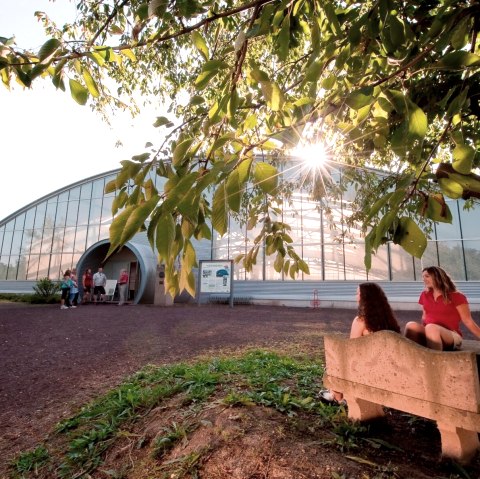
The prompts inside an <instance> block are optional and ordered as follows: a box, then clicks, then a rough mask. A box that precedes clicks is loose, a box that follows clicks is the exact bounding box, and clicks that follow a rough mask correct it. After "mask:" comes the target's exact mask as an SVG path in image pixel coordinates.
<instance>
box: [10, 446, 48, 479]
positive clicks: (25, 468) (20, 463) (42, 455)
mask: <svg viewBox="0 0 480 479" xmlns="http://www.w3.org/2000/svg"><path fill="white" fill-rule="evenodd" d="M49 459H50V454H49V453H48V450H47V449H46V448H45V447H44V446H38V447H37V448H35V449H34V450H33V451H29V452H25V453H23V454H20V455H19V456H18V457H17V459H15V460H14V461H13V462H12V467H13V468H14V470H15V471H16V472H17V473H19V474H20V477H25V476H24V474H25V473H28V472H33V473H34V474H35V475H37V474H38V471H39V469H41V468H42V467H44V466H45V465H46V464H47V463H48V462H49Z"/></svg>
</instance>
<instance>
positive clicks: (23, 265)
mask: <svg viewBox="0 0 480 479" xmlns="http://www.w3.org/2000/svg"><path fill="white" fill-rule="evenodd" d="M27 263H28V256H27V255H21V256H19V258H18V271H17V280H18V281H24V280H26V279H27Z"/></svg>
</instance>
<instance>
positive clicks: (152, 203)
mask: <svg viewBox="0 0 480 479" xmlns="http://www.w3.org/2000/svg"><path fill="white" fill-rule="evenodd" d="M158 201H159V197H158V195H155V196H153V197H152V198H150V199H149V200H148V201H145V203H142V204H141V205H140V206H139V205H137V206H136V207H135V210H134V211H133V212H132V213H131V214H130V215H129V217H128V219H127V222H126V223H125V227H124V229H123V232H122V236H121V239H120V243H121V244H125V243H126V242H127V241H128V240H130V239H131V238H133V237H134V236H135V234H137V233H138V231H139V230H140V227H141V226H143V224H144V223H145V220H146V219H147V218H148V216H149V215H150V213H151V212H152V211H153V210H154V208H155V207H156V206H157V204H158Z"/></svg>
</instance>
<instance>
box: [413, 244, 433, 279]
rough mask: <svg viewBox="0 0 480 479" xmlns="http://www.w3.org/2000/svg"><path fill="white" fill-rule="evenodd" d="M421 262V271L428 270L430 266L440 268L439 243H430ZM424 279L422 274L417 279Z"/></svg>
mask: <svg viewBox="0 0 480 479" xmlns="http://www.w3.org/2000/svg"><path fill="white" fill-rule="evenodd" d="M420 261H421V265H422V267H421V270H422V269H423V268H428V267H429V266H438V254H437V242H436V241H428V242H427V247H426V248H425V252H424V253H423V256H422V259H421V260H420ZM420 279H422V275H421V274H420V276H419V277H417V280H420Z"/></svg>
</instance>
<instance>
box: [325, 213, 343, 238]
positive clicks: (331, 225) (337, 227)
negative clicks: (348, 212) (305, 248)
mask: <svg viewBox="0 0 480 479" xmlns="http://www.w3.org/2000/svg"><path fill="white" fill-rule="evenodd" d="M341 238H342V210H341V208H340V207H339V206H335V205H332V207H331V208H330V209H329V210H328V211H326V210H324V211H323V241H325V242H328V243H330V242H332V241H338V240H339V239H341Z"/></svg>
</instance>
